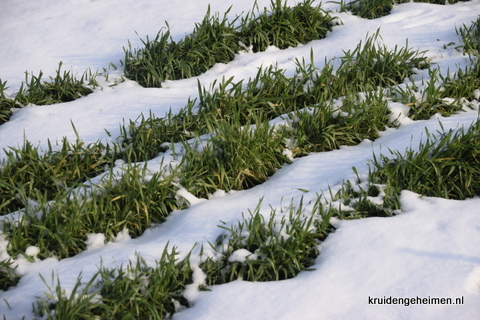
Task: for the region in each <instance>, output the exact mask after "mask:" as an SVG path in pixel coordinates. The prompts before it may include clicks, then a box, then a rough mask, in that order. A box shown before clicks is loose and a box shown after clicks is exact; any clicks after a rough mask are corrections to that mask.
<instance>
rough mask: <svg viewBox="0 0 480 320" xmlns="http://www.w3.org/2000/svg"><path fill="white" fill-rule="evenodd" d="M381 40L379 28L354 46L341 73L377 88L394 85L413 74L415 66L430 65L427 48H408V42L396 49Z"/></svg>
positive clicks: (349, 80) (356, 83)
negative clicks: (424, 50)
mask: <svg viewBox="0 0 480 320" xmlns="http://www.w3.org/2000/svg"><path fill="white" fill-rule="evenodd" d="M380 41H381V36H380V29H378V30H377V31H376V33H375V34H373V35H372V36H370V37H368V36H367V38H366V39H365V42H364V43H362V42H360V43H359V44H358V45H357V47H356V48H355V49H354V50H352V51H350V50H349V51H347V52H345V56H344V57H342V62H341V65H340V67H339V70H338V72H337V76H338V77H340V78H341V79H342V80H343V81H344V82H345V83H352V84H353V85H354V86H356V88H357V89H361V88H362V86H363V85H364V84H365V83H368V84H370V85H372V86H373V87H374V88H375V87H376V86H381V87H390V86H393V85H396V84H399V83H401V82H403V81H404V80H405V79H407V78H408V77H410V76H411V75H412V74H414V72H415V69H424V68H427V67H428V61H427V58H426V57H425V56H424V52H419V51H418V50H412V49H410V48H408V42H407V43H406V45H405V47H401V48H399V47H398V46H395V48H394V49H393V50H388V48H387V47H386V46H385V45H384V44H382V43H381V42H380Z"/></svg>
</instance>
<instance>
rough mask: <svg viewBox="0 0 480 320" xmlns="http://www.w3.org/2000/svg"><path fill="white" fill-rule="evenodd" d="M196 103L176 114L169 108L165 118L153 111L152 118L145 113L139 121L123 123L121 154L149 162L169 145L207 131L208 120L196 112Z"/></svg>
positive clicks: (130, 160) (128, 157)
mask: <svg viewBox="0 0 480 320" xmlns="http://www.w3.org/2000/svg"><path fill="white" fill-rule="evenodd" d="M194 102H195V101H191V100H189V102H188V104H187V106H186V107H185V108H183V109H182V110H180V111H179V112H178V113H176V114H173V113H172V112H171V111H169V112H168V113H167V114H166V115H165V116H164V117H163V118H157V117H156V116H155V115H154V114H153V113H150V115H149V116H148V117H145V116H144V115H143V114H142V115H141V116H140V117H139V119H137V120H136V121H132V120H130V123H129V125H128V126H125V125H122V126H121V127H120V132H121V135H120V140H121V147H120V148H119V149H120V150H122V151H121V152H120V154H121V156H122V157H123V158H124V159H125V160H126V161H127V162H132V163H134V162H142V161H148V160H150V159H153V158H155V157H157V156H158V155H159V153H160V152H164V151H166V149H168V144H170V143H176V142H184V141H187V140H188V139H191V138H193V137H195V136H196V135H197V134H201V133H203V131H204V123H203V122H202V121H200V119H199V117H198V116H197V115H196V114H194V113H193V111H192V110H193V106H194Z"/></svg>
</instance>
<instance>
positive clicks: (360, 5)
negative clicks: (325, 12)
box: [339, 0, 468, 19]
mask: <svg viewBox="0 0 480 320" xmlns="http://www.w3.org/2000/svg"><path fill="white" fill-rule="evenodd" d="M459 1H468V0H446V1H445V0H414V1H413V2H423V3H431V4H440V5H445V4H447V3H448V4H454V3H457V2H459ZM409 2H410V0H398V1H396V0H353V1H350V2H348V3H345V1H343V0H342V1H340V2H339V3H340V4H341V11H342V12H345V11H350V12H352V13H353V14H354V15H358V16H359V17H361V18H364V19H377V18H381V17H384V16H386V15H388V14H390V11H391V10H392V8H393V6H395V5H398V4H402V3H409Z"/></svg>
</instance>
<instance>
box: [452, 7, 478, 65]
mask: <svg viewBox="0 0 480 320" xmlns="http://www.w3.org/2000/svg"><path fill="white" fill-rule="evenodd" d="M456 31H457V34H458V35H460V37H461V38H462V41H463V50H464V52H466V53H469V54H470V53H471V54H475V55H479V54H480V16H478V17H477V20H475V21H472V24H471V25H470V26H468V27H467V26H466V25H465V24H463V25H462V26H461V27H460V28H456Z"/></svg>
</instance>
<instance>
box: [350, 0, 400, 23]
mask: <svg viewBox="0 0 480 320" xmlns="http://www.w3.org/2000/svg"><path fill="white" fill-rule="evenodd" d="M394 5H395V1H393V0H354V1H351V2H349V3H348V4H347V5H346V6H344V11H351V12H352V13H353V14H354V15H357V16H359V17H361V18H364V19H377V18H380V17H383V16H386V15H388V14H390V11H391V10H392V8H393V6H394Z"/></svg>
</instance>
